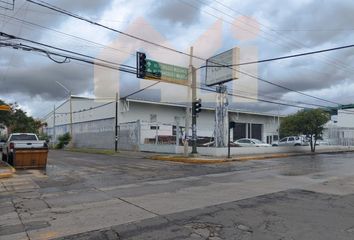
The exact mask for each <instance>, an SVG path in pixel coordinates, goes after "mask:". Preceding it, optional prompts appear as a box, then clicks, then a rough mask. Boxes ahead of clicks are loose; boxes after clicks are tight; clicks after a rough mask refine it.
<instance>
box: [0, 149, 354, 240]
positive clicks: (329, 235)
mask: <svg viewBox="0 0 354 240" xmlns="http://www.w3.org/2000/svg"><path fill="white" fill-rule="evenodd" d="M353 170H354V154H353V153H342V154H323V155H314V156H301V157H290V158H279V159H274V160H261V161H260V160H255V161H245V162H231V163H222V164H202V165H198V164H186V163H176V162H165V161H154V160H149V159H145V158H144V155H143V154H138V155H134V154H121V155H118V156H107V155H95V154H84V153H72V152H65V151H51V152H50V153H49V159H48V167H47V170H46V172H43V171H39V170H23V171H17V172H16V173H15V175H14V176H13V177H12V178H9V179H0V239H1V240H7V239H11V240H16V239H211V240H212V239H354V209H353V208H354V204H353V203H352V202H353V200H354V197H353V196H354V195H353V194H354V174H353Z"/></svg>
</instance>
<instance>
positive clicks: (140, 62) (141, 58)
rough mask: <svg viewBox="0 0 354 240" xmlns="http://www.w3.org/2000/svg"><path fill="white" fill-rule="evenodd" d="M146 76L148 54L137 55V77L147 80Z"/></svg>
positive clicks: (138, 53) (139, 53)
mask: <svg viewBox="0 0 354 240" xmlns="http://www.w3.org/2000/svg"><path fill="white" fill-rule="evenodd" d="M145 76H146V54H145V53H141V52H137V53H136V77H137V78H145Z"/></svg>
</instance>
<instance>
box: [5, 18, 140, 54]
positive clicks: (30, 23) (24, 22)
mask: <svg viewBox="0 0 354 240" xmlns="http://www.w3.org/2000/svg"><path fill="white" fill-rule="evenodd" d="M0 16H3V17H7V18H11V19H13V20H16V21H18V22H21V23H23V24H27V25H31V26H35V27H39V28H42V29H46V30H50V31H53V32H55V33H58V34H62V35H65V36H68V37H71V38H75V39H78V40H81V41H85V42H88V43H92V44H95V45H98V46H101V47H105V48H109V49H112V50H115V51H119V52H122V53H126V54H129V55H131V56H135V55H134V54H132V53H128V52H125V51H123V50H121V49H118V48H114V47H111V46H107V45H104V44H101V43H98V42H95V41H91V40H89V39H86V38H82V37H78V36H75V35H72V34H69V33H65V32H62V31H58V30H55V29H53V28H49V27H45V26H42V25H39V24H36V23H33V22H29V21H26V20H23V19H20V18H17V17H14V16H8V15H6V14H2V13H0Z"/></svg>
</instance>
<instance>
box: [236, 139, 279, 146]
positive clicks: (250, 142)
mask: <svg viewBox="0 0 354 240" xmlns="http://www.w3.org/2000/svg"><path fill="white" fill-rule="evenodd" d="M234 144H236V145H238V146H240V147H271V146H272V145H270V144H268V143H264V142H262V141H260V140H258V139H254V138H241V139H239V140H237V141H235V142H234Z"/></svg>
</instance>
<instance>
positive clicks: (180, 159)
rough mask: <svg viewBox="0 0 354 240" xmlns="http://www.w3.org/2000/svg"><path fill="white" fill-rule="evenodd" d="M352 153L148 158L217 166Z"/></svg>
mask: <svg viewBox="0 0 354 240" xmlns="http://www.w3.org/2000/svg"><path fill="white" fill-rule="evenodd" d="M347 152H354V150H334V151H326V152H315V153H312V152H308V153H279V154H271V155H255V156H243V157H231V158H198V157H184V156H173V155H167V156H166V155H156V156H152V157H150V159H151V160H158V161H171V162H181V163H199V164H217V163H226V162H242V161H250V160H264V159H273V158H286V157H296V156H309V155H319V154H334V153H347Z"/></svg>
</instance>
